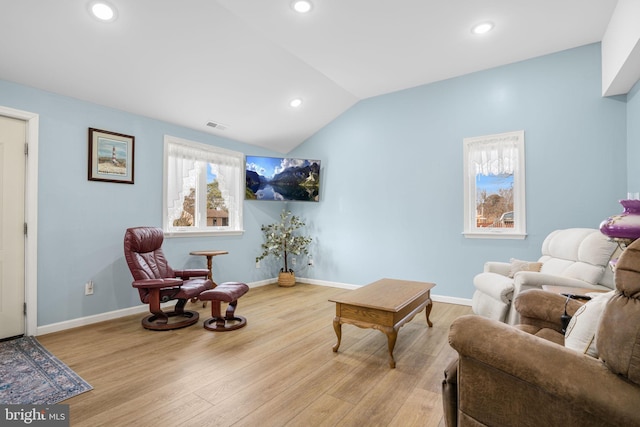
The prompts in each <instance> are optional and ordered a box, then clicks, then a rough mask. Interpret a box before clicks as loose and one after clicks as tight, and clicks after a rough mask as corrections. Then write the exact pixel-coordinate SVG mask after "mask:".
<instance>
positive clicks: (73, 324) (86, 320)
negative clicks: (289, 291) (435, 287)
mask: <svg viewBox="0 0 640 427" xmlns="http://www.w3.org/2000/svg"><path fill="white" fill-rule="evenodd" d="M297 280H298V281H300V282H302V283H308V284H310V285H318V286H329V287H332V288H342V289H357V288H359V287H360V286H358V285H352V284H349V283H340V282H329V281H326V280H317V279H307V278H304V277H300V278H298V279H297ZM277 282H278V278H277V277H276V278H273V279H266V280H260V281H258V282H251V283H247V285H249V287H250V288H258V287H260V286H266V285H270V284H272V283H277ZM431 299H432V300H433V301H435V302H444V303H448V304H458V305H468V306H471V300H470V299H467V298H456V297H447V296H442V295H431ZM173 305H174V304H173V303H166V304H162V307H163V308H165V307H172V306H173ZM148 312H149V306H148V305H147V304H141V305H137V306H134V307H129V308H123V309H121V310H114V311H109V312H106V313H100V314H96V315H93V316H86V317H79V318H77V319H71V320H65V321H64V322H58V323H51V324H49V325H44V326H38V327H37V329H36V335H45V334H51V333H54V332H60V331H64V330H67V329H71V328H77V327H80V326H86V325H91V324H93V323H98V322H104V321H106V320H113V319H118V318H120V317H125V316H130V315H132V314H140V313H148Z"/></svg>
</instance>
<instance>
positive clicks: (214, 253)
mask: <svg viewBox="0 0 640 427" xmlns="http://www.w3.org/2000/svg"><path fill="white" fill-rule="evenodd" d="M228 253H229V252H227V251H218V250H210V251H191V252H189V255H196V256H206V257H207V269H208V270H209V276H208V277H209V280H211V281H212V282H213V284H214V285H217V283H216V282H215V281H214V280H213V271H212V266H211V260H212V259H213V257H214V256H218V255H226V254H228Z"/></svg>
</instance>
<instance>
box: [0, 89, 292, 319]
mask: <svg viewBox="0 0 640 427" xmlns="http://www.w3.org/2000/svg"><path fill="white" fill-rule="evenodd" d="M0 105H3V106H8V107H11V108H15V109H19V110H25V111H30V112H33V113H37V114H39V115H40V132H39V133H40V138H39V171H38V174H39V180H38V191H39V192H38V325H39V326H41V325H48V324H52V323H56V322H61V321H64V320H69V319H75V318H80V317H84V316H90V315H94V314H99V313H103V312H109V311H113V310H117V309H122V308H127V307H131V306H135V305H139V304H140V299H139V297H138V294H137V291H135V290H133V288H132V287H131V280H132V279H131V275H130V273H129V270H128V268H127V266H126V263H125V261H124V256H123V249H122V243H123V237H124V232H125V229H126V228H127V227H133V226H139V225H151V226H162V212H161V211H162V162H163V138H164V135H165V134H170V135H174V136H177V137H180V138H185V139H189V140H194V141H199V142H203V143H209V144H213V145H216V146H219V147H224V148H228V149H231V150H237V151H241V152H244V153H251V154H256V155H273V154H274V153H273V152H271V151H267V150H264V149H260V148H257V147H254V146H250V145H246V144H240V143H237V142H234V141H230V140H227V139H223V138H218V137H215V136H212V135H209V134H206V133H201V132H196V131H193V130H189V129H186V128H182V127H178V126H174V125H171V124H168V123H164V122H160V121H156V120H151V119H149V118H146V117H140V116H136V115H132V114H128V113H125V112H122V111H117V110H113V109H109V108H105V107H102V106H98V105H95V104H90V103H86V102H81V101H78V100H75V99H71V98H67V97H62V96H58V95H54V94H51V93H47V92H43V91H39V90H35V89H31V88H27V87H24V86H20V85H16V84H12V83H9V82H6V81H1V80H0ZM89 127H95V128H98V129H105V130H110V131H114V132H119V133H124V134H127V135H133V136H135V184H134V185H126V184H113V183H106V182H95V181H88V180H87V158H88V154H87V139H88V128H89ZM280 209H281V206H279V205H277V204H255V203H253V204H252V203H245V206H244V227H245V229H246V233H245V234H244V236H229V237H215V238H211V237H209V238H173V239H166V240H165V244H164V249H165V254H166V256H167V258H168V260H169V262H170V264H171V265H172V266H173V267H174V268H178V269H180V268H188V267H205V259H204V258H203V257H193V256H189V251H191V250H196V249H225V250H228V251H229V255H224V256H220V257H216V258H214V274H215V279H216V280H217V281H227V280H240V281H247V282H250V281H255V280H261V279H264V277H262V276H263V275H264V273H263V271H262V270H256V269H255V256H256V253H257V252H258V248H259V246H260V243H261V242H262V235H261V233H260V224H262V223H265V222H271V218H273V217H274V216H276V215H277V214H278V213H279V212H280ZM88 280H93V281H94V282H95V294H94V295H93V296H84V283H85V282H87V281H88Z"/></svg>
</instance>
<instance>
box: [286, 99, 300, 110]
mask: <svg viewBox="0 0 640 427" xmlns="http://www.w3.org/2000/svg"><path fill="white" fill-rule="evenodd" d="M289 105H290V106H291V107H293V108H298V107H299V106H301V105H302V99H300V98H294V99H292V100H291V101H289Z"/></svg>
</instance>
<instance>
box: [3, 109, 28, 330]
mask: <svg viewBox="0 0 640 427" xmlns="http://www.w3.org/2000/svg"><path fill="white" fill-rule="evenodd" d="M25 142H26V123H25V122H24V121H22V120H18V119H12V118H8V117H4V116H0V167H1V169H0V220H1V221H0V339H2V338H7V337H13V336H16V335H22V334H24V329H25V317H24V302H25V291H24V274H25V273H24V272H25V269H24V262H25V261H24V257H25V252H24V239H25V236H24V224H25V216H24V194H25V188H24V182H25V163H26V158H25Z"/></svg>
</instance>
